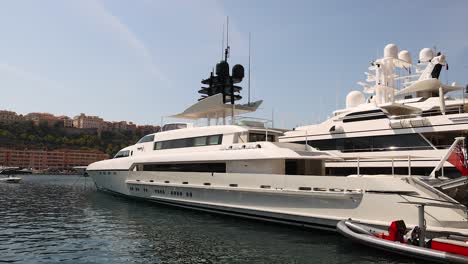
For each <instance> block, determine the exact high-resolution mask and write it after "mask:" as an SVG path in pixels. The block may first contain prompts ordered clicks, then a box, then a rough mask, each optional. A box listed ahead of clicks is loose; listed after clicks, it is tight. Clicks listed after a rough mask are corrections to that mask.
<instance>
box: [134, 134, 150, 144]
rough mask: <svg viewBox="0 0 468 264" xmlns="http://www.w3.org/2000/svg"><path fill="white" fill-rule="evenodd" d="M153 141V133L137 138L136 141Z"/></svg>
mask: <svg viewBox="0 0 468 264" xmlns="http://www.w3.org/2000/svg"><path fill="white" fill-rule="evenodd" d="M153 141H154V135H146V136H144V137H142V138H141V139H140V140H138V142H137V144H138V143H146V142H153Z"/></svg>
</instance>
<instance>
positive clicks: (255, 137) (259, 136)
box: [249, 133, 275, 142]
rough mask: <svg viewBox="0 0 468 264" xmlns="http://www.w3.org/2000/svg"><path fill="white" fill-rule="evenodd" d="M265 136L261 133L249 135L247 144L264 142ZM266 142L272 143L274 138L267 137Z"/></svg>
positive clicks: (272, 136) (271, 136)
mask: <svg viewBox="0 0 468 264" xmlns="http://www.w3.org/2000/svg"><path fill="white" fill-rule="evenodd" d="M265 137H266V134H263V133H249V142H257V141H265ZM268 141H270V142H274V141H275V136H274V135H268Z"/></svg>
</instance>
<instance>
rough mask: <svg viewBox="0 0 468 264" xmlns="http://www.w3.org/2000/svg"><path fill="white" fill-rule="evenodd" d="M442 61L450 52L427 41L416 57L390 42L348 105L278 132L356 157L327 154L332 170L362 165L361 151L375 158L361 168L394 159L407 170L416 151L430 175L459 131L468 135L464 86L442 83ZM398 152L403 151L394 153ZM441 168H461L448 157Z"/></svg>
mask: <svg viewBox="0 0 468 264" xmlns="http://www.w3.org/2000/svg"><path fill="white" fill-rule="evenodd" d="M444 67H448V66H447V62H446V58H445V55H443V54H441V53H435V51H433V50H432V49H429V48H425V49H422V50H421V52H420V53H419V60H418V63H417V64H413V62H412V59H411V56H410V53H409V52H408V51H406V50H403V51H400V52H399V51H398V47H397V46H396V45H395V44H389V45H387V46H386V47H385V49H384V56H383V57H382V58H380V59H377V60H375V61H373V62H372V63H371V66H370V67H369V70H370V71H371V73H367V72H366V75H367V79H366V81H367V82H366V83H364V82H359V83H358V84H360V85H362V86H363V91H352V92H350V93H349V94H348V95H347V97H346V108H345V109H341V110H337V111H335V112H334V113H333V116H332V117H331V118H329V119H328V120H326V121H324V122H322V123H320V124H316V125H307V126H301V127H297V128H295V129H294V131H289V132H287V133H285V135H284V136H283V137H280V139H279V140H280V142H295V143H301V144H305V142H306V141H307V143H308V144H309V145H311V146H313V147H316V148H318V149H320V150H326V151H331V152H332V153H335V154H339V155H340V156H342V157H344V158H349V159H352V161H346V162H328V163H327V171H328V173H330V174H335V175H336V174H339V175H347V174H350V173H356V166H355V162H356V160H357V158H358V157H359V156H362V157H370V156H372V157H374V158H376V159H374V160H372V161H365V160H364V161H362V162H361V163H360V167H361V172H363V173H368V174H370V173H372V174H376V173H386V174H391V173H392V166H393V167H394V169H393V172H394V173H397V174H408V158H407V157H411V156H413V157H417V158H414V159H412V160H411V161H410V163H411V167H412V170H413V173H417V174H421V175H429V173H430V172H431V171H432V169H433V168H434V166H435V165H436V164H437V162H438V161H439V160H440V159H441V157H442V156H443V155H444V154H445V152H446V150H447V148H449V147H450V145H451V143H452V142H453V140H454V138H455V137H466V136H467V135H468V113H466V110H467V109H468V104H467V103H466V102H465V98H464V95H465V91H464V87H461V86H457V85H455V84H451V85H446V84H443V83H442V82H441V81H440V78H439V77H440V74H441V72H442V71H443V68H444ZM457 97H458V98H457ZM392 156H395V157H400V158H395V159H393V160H392V159H389V158H388V157H392ZM379 157H380V159H379ZM402 157H403V158H402ZM443 173H445V175H449V174H452V175H453V176H456V175H459V174H458V172H457V171H456V169H455V168H454V167H453V166H452V165H451V164H449V163H448V162H446V164H445V166H444V169H443V170H441V171H440V173H439V174H443Z"/></svg>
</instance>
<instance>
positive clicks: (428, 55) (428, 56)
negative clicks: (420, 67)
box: [419, 48, 434, 62]
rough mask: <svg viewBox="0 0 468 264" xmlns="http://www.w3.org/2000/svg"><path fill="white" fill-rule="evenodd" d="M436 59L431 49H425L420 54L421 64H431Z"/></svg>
mask: <svg viewBox="0 0 468 264" xmlns="http://www.w3.org/2000/svg"><path fill="white" fill-rule="evenodd" d="M432 58H434V52H433V51H432V49H430V48H424V49H422V50H421V51H420V52H419V61H420V62H429V61H431V60H432Z"/></svg>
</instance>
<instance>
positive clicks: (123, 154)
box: [114, 150, 130, 159]
mask: <svg viewBox="0 0 468 264" xmlns="http://www.w3.org/2000/svg"><path fill="white" fill-rule="evenodd" d="M129 155H130V151H129V150H121V151H119V152H117V154H115V156H114V159H117V158H125V157H128V156H129Z"/></svg>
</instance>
